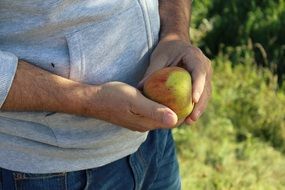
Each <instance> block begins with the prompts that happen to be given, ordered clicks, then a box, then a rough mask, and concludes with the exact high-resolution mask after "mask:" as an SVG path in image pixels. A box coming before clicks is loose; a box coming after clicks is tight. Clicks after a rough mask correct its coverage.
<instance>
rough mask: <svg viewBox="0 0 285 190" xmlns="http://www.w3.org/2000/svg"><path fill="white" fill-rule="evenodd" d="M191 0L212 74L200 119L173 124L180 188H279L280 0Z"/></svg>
mask: <svg viewBox="0 0 285 190" xmlns="http://www.w3.org/2000/svg"><path fill="white" fill-rule="evenodd" d="M193 2H194V4H193V9H192V10H193V11H192V28H191V29H190V33H191V38H192V40H193V43H194V44H195V45H197V46H199V47H200V48H201V49H202V50H203V51H204V52H205V53H206V54H207V55H208V56H209V57H210V58H211V59H212V60H213V67H214V76H213V94H212V99H211V101H210V103H209V105H208V108H207V111H206V112H205V113H204V115H203V116H202V118H201V119H200V120H199V121H198V122H197V123H196V124H195V125H194V126H192V127H191V128H189V127H188V126H182V127H180V128H178V129H175V130H174V137H175V140H176V142H177V150H178V155H179V161H180V166H181V175H182V182H183V183H182V184H183V189H185V190H188V189H195V190H256V189H258V190H281V189H285V108H284V106H285V82H284V81H285V77H284V76H285V61H284V60H285V59H284V58H285V1H284V0H252V1H241V0H232V1H222V0H204V1H193ZM275 74H277V75H275ZM277 76H278V77H277ZM282 82H283V84H282Z"/></svg>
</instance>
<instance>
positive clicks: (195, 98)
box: [193, 92, 200, 103]
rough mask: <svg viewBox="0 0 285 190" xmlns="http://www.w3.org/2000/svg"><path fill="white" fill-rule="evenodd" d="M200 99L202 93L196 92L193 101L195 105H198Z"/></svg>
mask: <svg viewBox="0 0 285 190" xmlns="http://www.w3.org/2000/svg"><path fill="white" fill-rule="evenodd" d="M199 98H200V93H199V92H194V94H193V100H194V102H195V103H197V102H198V101H199Z"/></svg>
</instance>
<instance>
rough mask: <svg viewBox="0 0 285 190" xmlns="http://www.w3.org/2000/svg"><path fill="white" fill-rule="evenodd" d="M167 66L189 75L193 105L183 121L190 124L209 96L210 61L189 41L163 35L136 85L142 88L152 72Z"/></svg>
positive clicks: (200, 112) (206, 102)
mask: <svg viewBox="0 0 285 190" xmlns="http://www.w3.org/2000/svg"><path fill="white" fill-rule="evenodd" d="M169 66H179V67H183V68H184V69H186V70H187V71H188V72H189V73H190V75H191V78H192V89H191V94H192V96H191V98H192V99H191V101H193V102H194V104H195V105H194V109H193V110H192V112H191V113H190V114H189V115H188V116H187V117H186V119H185V122H186V123H188V124H192V123H193V122H194V121H196V120H197V119H198V118H199V117H200V116H201V115H202V113H203V112H204V111H205V109H206V107H207V104H208V101H209V99H210V96H211V78H212V67H211V61H210V60H209V59H208V58H207V57H206V56H205V55H204V54H203V52H202V51H201V50H200V49H199V48H196V47H194V46H192V45H191V44H190V42H185V41H183V40H179V39H172V38H167V37H165V38H164V39H161V40H160V42H159V43H158V45H157V46H156V48H155V49H154V51H153V53H152V55H151V59H150V65H149V67H148V69H147V71H146V73H145V76H144V78H143V79H142V81H141V82H140V83H139V85H138V87H139V88H142V86H143V84H144V82H145V81H146V80H147V78H148V77H149V76H150V75H151V74H152V73H154V72H155V71H157V70H160V69H162V68H165V67H169Z"/></svg>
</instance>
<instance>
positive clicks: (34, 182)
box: [13, 172, 67, 190]
mask: <svg viewBox="0 0 285 190" xmlns="http://www.w3.org/2000/svg"><path fill="white" fill-rule="evenodd" d="M13 177H14V181H15V189H16V190H66V189H67V188H66V186H67V184H66V173H51V174H28V173H20V172H13Z"/></svg>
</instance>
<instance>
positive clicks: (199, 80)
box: [191, 69, 206, 104]
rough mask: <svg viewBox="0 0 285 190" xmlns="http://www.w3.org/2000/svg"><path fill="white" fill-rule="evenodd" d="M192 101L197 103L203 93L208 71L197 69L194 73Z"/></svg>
mask: <svg viewBox="0 0 285 190" xmlns="http://www.w3.org/2000/svg"><path fill="white" fill-rule="evenodd" d="M191 76H192V101H193V102H194V103H195V104H196V103H198V102H199V99H200V97H201V95H202V93H203V90H204V87H205V81H206V72H205V71H203V70H199V69H195V70H194V71H193V72H192V74H191Z"/></svg>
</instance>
